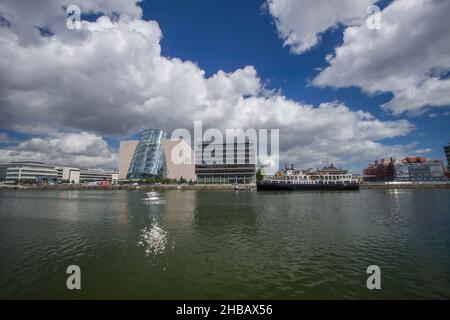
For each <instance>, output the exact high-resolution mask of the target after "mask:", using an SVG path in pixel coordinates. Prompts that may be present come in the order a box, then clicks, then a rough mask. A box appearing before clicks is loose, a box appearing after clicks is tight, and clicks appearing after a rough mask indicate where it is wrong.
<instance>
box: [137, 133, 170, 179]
mask: <svg viewBox="0 0 450 320" xmlns="http://www.w3.org/2000/svg"><path fill="white" fill-rule="evenodd" d="M164 139H167V133H165V132H164V131H162V130H158V129H147V130H144V131H142V133H141V136H140V138H139V142H138V144H137V146H136V150H135V151H134V155H133V158H132V160H131V163H130V167H129V169H128V178H129V179H142V178H164V173H165V158H164V150H163V145H162V140H164Z"/></svg>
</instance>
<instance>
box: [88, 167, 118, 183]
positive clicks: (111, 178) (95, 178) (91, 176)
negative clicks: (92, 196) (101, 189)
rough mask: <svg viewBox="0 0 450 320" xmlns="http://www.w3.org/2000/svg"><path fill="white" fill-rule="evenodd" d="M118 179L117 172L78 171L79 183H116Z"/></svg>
mask: <svg viewBox="0 0 450 320" xmlns="http://www.w3.org/2000/svg"><path fill="white" fill-rule="evenodd" d="M118 179H119V174H118V173H117V172H106V171H103V170H98V169H80V182H100V181H107V182H111V183H116V182H117V180H118Z"/></svg>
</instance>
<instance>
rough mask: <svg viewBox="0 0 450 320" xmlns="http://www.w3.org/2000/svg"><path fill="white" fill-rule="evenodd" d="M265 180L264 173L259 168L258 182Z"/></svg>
mask: <svg viewBox="0 0 450 320" xmlns="http://www.w3.org/2000/svg"><path fill="white" fill-rule="evenodd" d="M263 179H264V172H263V170H262V168H258V170H257V171H256V181H257V182H259V181H262V180H263Z"/></svg>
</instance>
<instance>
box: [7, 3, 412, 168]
mask: <svg viewBox="0 0 450 320" xmlns="http://www.w3.org/2000/svg"><path fill="white" fill-rule="evenodd" d="M132 2H133V1H130V2H129V3H132ZM17 5H18V6H20V2H17ZM127 8H128V7H127ZM3 9H4V7H3ZM10 12H12V11H10ZM10 12H9V13H8V14H9V15H11V13H10ZM121 17H122V15H121ZM22 32H25V31H24V30H20V32H19V31H17V30H15V29H14V28H9V27H3V28H1V27H0V49H1V50H0V74H1V75H2V76H1V77H0V106H1V108H2V110H1V111H2V117H1V118H0V127H1V128H8V129H11V130H16V131H25V132H28V133H33V134H39V135H40V138H34V139H31V140H29V141H26V142H24V143H22V144H20V145H19V146H18V147H17V148H16V149H15V150H8V151H5V150H3V151H2V155H3V158H5V157H26V156H29V157H36V159H39V160H46V161H51V162H63V161H69V162H70V164H77V163H81V164H78V165H83V166H98V165H102V166H103V165H104V166H110V165H111V163H113V162H114V161H115V159H116V156H115V154H114V152H112V151H111V150H109V148H108V147H107V145H106V142H105V141H104V140H103V139H102V138H101V136H104V135H114V136H126V135H128V134H131V133H134V132H136V131H138V130H141V129H143V128H149V127H150V128H151V127H154V128H162V129H165V130H167V131H169V132H170V131H171V130H173V129H175V128H188V129H189V128H190V127H191V126H192V125H193V121H194V120H202V121H203V123H204V127H216V128H222V129H224V128H250V127H254V128H279V129H280V134H281V150H282V152H283V154H284V155H283V157H284V158H287V156H285V155H288V156H289V157H290V158H292V157H293V156H294V155H295V159H296V161H295V163H298V164H302V165H309V164H313V163H317V162H320V161H323V160H324V159H325V158H327V157H332V158H333V159H336V161H354V160H355V159H356V160H357V161H359V159H362V158H364V159H366V158H368V157H369V158H370V160H371V159H372V158H373V157H376V156H375V153H381V152H391V151H392V152H393V151H395V150H400V149H402V148H403V149H407V148H410V146H394V147H392V146H386V145H384V144H383V143H382V142H381V141H382V140H383V139H387V138H392V137H395V136H404V135H407V134H409V133H410V132H411V131H412V130H413V125H412V124H411V123H410V122H408V121H406V120H398V121H380V120H378V119H376V118H375V117H373V116H372V115H370V114H369V113H367V112H363V111H353V110H350V109H349V108H348V107H346V106H345V105H343V104H340V103H337V102H335V103H324V104H321V105H320V106H318V107H315V106H312V105H306V104H301V103H297V102H295V101H291V100H289V99H286V98H285V97H283V96H280V95H279V93H277V92H270V91H267V90H265V88H264V83H263V81H261V79H260V78H259V77H258V75H257V71H256V70H255V68H254V67H252V66H243V67H242V68H240V69H237V70H235V71H234V72H230V73H225V72H223V71H218V72H217V73H216V74H214V75H213V76H211V77H209V78H207V77H206V76H205V72H204V71H203V70H202V69H200V68H199V67H198V66H197V65H196V64H195V63H193V62H191V61H182V60H180V59H176V58H167V57H165V56H162V55H161V47H160V40H161V37H162V32H161V30H160V29H159V26H158V24H157V23H156V22H154V21H143V20H141V19H140V18H139V17H136V16H134V17H133V15H125V17H124V18H123V19H122V18H120V19H119V20H118V21H111V19H110V18H108V17H101V18H99V19H98V20H97V21H95V22H83V25H82V30H81V31H80V32H81V34H82V36H79V37H78V36H72V35H71V33H68V32H67V31H64V32H61V33H58V32H56V33H55V35H54V36H51V37H41V36H39V39H38V41H35V42H33V44H32V45H30V44H29V43H24V41H22V38H23V36H22ZM30 32H31V31H30ZM71 32H75V33H76V32H78V31H73V30H72V31H71ZM62 131H64V132H66V133H62ZM67 132H75V133H67ZM80 132H81V133H80ZM78 140H80V142H79V143H78ZM299 148H300V149H299ZM393 148H394V149H395V150H394V149H393ZM294 151H295V153H294ZM33 155H34V156H33ZM356 160H355V161H356ZM336 161H335V162H336ZM89 163H91V164H89Z"/></svg>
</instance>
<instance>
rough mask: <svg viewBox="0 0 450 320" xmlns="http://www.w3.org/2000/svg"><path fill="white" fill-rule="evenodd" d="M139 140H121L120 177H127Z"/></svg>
mask: <svg viewBox="0 0 450 320" xmlns="http://www.w3.org/2000/svg"><path fill="white" fill-rule="evenodd" d="M138 142H139V141H138V140H129V141H120V147H119V179H126V178H127V174H128V168H130V164H131V160H132V159H133V155H134V151H135V150H136V146H137V144H138Z"/></svg>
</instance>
